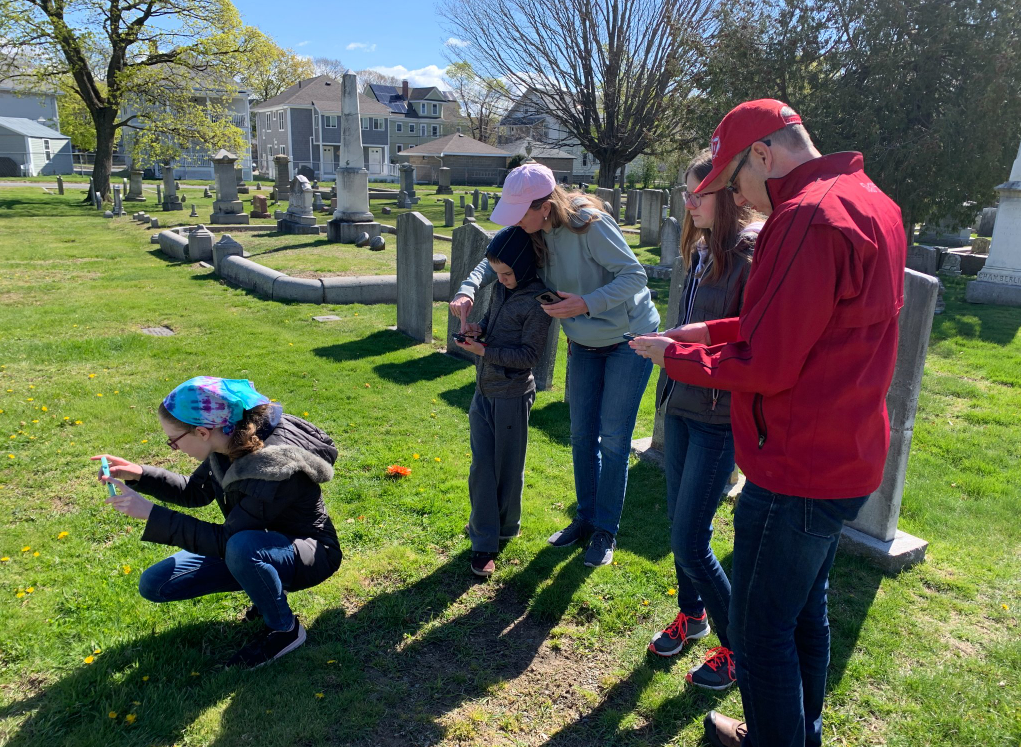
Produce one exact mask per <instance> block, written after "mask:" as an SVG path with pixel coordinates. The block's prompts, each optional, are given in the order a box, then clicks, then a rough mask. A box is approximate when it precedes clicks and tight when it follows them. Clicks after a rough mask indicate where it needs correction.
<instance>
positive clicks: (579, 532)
mask: <svg viewBox="0 0 1021 747" xmlns="http://www.w3.org/2000/svg"><path fill="white" fill-rule="evenodd" d="M591 535H592V526H591V525H590V524H589V523H588V522H587V521H584V520H582V519H578V518H576V519H575V520H574V521H572V522H571V523H570V524H568V525H567V526H566V527H564V528H563V529H561V530H560V531H559V532H554V533H553V534H551V535H550V538H549V539H548V540H546V541H547V542H549V543H550V544H551V545H553V547H567V546H568V545H573V544H574V543H575V542H578V541H579V540H581V541H582V542H584V541H585V540H587V539H588V538H589V537H590V536H591Z"/></svg>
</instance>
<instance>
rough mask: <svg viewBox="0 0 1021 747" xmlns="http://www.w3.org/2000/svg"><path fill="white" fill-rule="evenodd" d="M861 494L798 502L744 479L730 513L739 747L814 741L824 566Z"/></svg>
mask: <svg viewBox="0 0 1021 747" xmlns="http://www.w3.org/2000/svg"><path fill="white" fill-rule="evenodd" d="M867 499H868V496H862V497H860V498H844V499H838V500H816V499H812V498H797V497H794V496H789V495H781V494H779V493H772V492H770V491H768V490H766V489H764V488H760V487H759V486H757V485H753V484H752V483H751V482H748V483H746V484H745V488H744V490H743V491H742V493H741V497H740V498H739V499H738V501H737V509H736V510H735V511H734V565H733V569H732V570H731V581H732V583H733V594H732V597H731V603H730V630H729V633H730V640H731V643H732V644H733V647H734V663H735V665H736V668H737V684H738V687H740V688H741V701H742V703H743V704H744V717H745V721H747V722H748V737H746V739H745V741H744V745H745V747H749V746H750V745H752V744H754V745H756V746H757V747H788V746H790V747H805V746H806V745H812V746H813V747H818V745H821V744H822V705H823V697H824V695H825V693H826V670H827V668H828V667H829V663H830V628H829V619H828V617H827V614H826V590H827V589H828V588H829V581H828V579H829V572H830V568H831V567H832V566H833V558H834V556H835V555H836V552H837V542H838V541H839V539H840V530H841V529H842V528H843V526H844V522H845V521H851V520H852V519H854V518H855V517H856V516H857V515H858V511H859V510H860V509H861V507H862V506H863V505H864V503H865V501H866V500H867Z"/></svg>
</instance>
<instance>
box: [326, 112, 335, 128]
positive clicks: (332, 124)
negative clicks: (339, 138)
mask: <svg viewBox="0 0 1021 747" xmlns="http://www.w3.org/2000/svg"><path fill="white" fill-rule="evenodd" d="M326 126H327V127H336V126H337V115H336V114H330V115H328V116H327V117H326Z"/></svg>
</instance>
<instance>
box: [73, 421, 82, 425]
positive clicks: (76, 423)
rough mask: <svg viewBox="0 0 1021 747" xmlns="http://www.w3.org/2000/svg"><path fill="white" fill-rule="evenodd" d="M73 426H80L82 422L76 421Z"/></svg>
mask: <svg viewBox="0 0 1021 747" xmlns="http://www.w3.org/2000/svg"><path fill="white" fill-rule="evenodd" d="M74 424H75V425H81V424H82V421H80V420H76V421H74Z"/></svg>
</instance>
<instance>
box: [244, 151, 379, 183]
mask: <svg viewBox="0 0 1021 747" xmlns="http://www.w3.org/2000/svg"><path fill="white" fill-rule="evenodd" d="M256 165H257V166H258V169H253V173H255V174H256V176H258V177H259V178H260V179H262V180H263V181H266V180H269V181H274V180H275V179H276V170H275V169H276V167H275V166H274V165H273V156H259V158H258V163H257V164H253V166H256ZM337 168H338V167H336V166H332V165H331V164H329V163H327V164H323V163H320V162H319V161H290V174H289V178H293V177H294V176H295V174H304V176H305V177H306V178H307V179H309V181H312V180H318V181H321V182H332V181H336V179H337ZM365 169H366V171H368V172H369V179H371V180H372V181H374V182H381V181H396V180H397V169H398V166H397V164H394V163H382V164H380V163H367V164H365Z"/></svg>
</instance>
